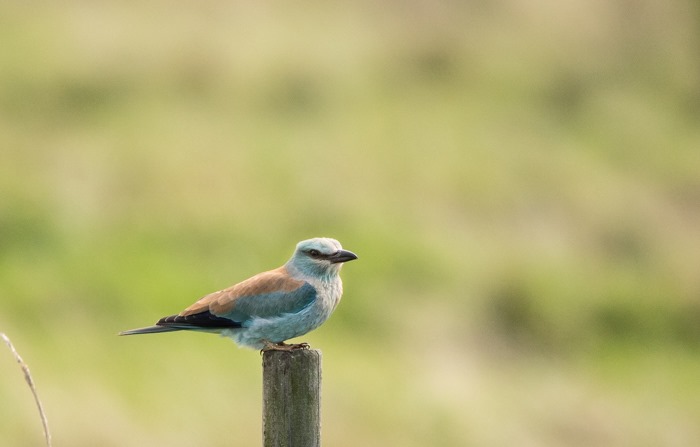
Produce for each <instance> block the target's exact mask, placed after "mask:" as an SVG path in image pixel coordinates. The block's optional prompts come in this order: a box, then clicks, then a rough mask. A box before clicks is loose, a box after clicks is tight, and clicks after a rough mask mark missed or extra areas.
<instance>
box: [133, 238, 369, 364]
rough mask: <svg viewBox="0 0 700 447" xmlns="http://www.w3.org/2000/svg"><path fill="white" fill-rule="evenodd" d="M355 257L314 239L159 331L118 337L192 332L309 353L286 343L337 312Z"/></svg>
mask: <svg viewBox="0 0 700 447" xmlns="http://www.w3.org/2000/svg"><path fill="white" fill-rule="evenodd" d="M353 259H357V256H356V255H355V254H354V253H353V252H351V251H347V250H343V247H341V245H340V242H338V241H337V240H335V239H330V238H324V237H321V238H314V239H308V240H305V241H301V242H299V243H298V244H297V246H296V249H295V250H294V254H293V255H292V257H291V259H290V260H289V261H287V263H286V264H284V265H283V266H281V267H279V268H276V269H274V270H270V271H267V272H263V273H259V274H257V275H255V276H253V277H251V278H248V279H246V280H245V281H242V282H239V283H238V284H236V285H233V286H231V287H229V288H227V289H224V290H219V291H218V292H214V293H210V294H209V295H206V296H205V297H203V298H201V299H200V300H199V301H197V302H195V303H194V304H192V305H191V306H190V307H188V308H187V309H185V310H183V311H182V312H180V313H179V314H177V315H171V316H169V317H163V318H161V319H160V320H159V321H158V322H157V323H156V324H155V326H150V327H145V328H140V329H132V330H129V331H124V332H121V333H120V335H133V334H152V333H156V332H170V331H181V330H192V331H202V332H213V333H218V334H221V335H223V336H225V337H229V338H231V339H233V341H235V342H236V343H237V344H238V345H240V346H245V347H249V348H254V349H261V350H263V351H267V350H283V351H289V350H293V349H300V348H307V347H308V345H307V344H306V343H300V344H286V343H284V342H285V341H286V340H289V339H290V338H294V337H299V336H301V335H304V334H306V333H307V332H309V331H312V330H314V329H316V328H317V327H319V326H320V325H321V324H323V322H325V321H326V320H327V319H328V317H330V315H331V314H332V313H333V311H334V310H335V308H336V306H337V305H338V303H339V302H340V297H341V295H342V294H343V283H342V281H341V280H340V275H339V273H340V268H341V266H342V265H343V263H344V262H348V261H352V260H353Z"/></svg>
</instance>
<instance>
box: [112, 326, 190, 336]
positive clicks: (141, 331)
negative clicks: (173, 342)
mask: <svg viewBox="0 0 700 447" xmlns="http://www.w3.org/2000/svg"><path fill="white" fill-rule="evenodd" d="M179 330H180V328H176V327H169V326H148V327H142V328H138V329H129V330H128V331H122V332H120V333H119V335H136V334H157V333H158V332H172V331H179Z"/></svg>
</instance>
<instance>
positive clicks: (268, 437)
mask: <svg viewBox="0 0 700 447" xmlns="http://www.w3.org/2000/svg"><path fill="white" fill-rule="evenodd" d="M320 396H321V351H318V350H315V349H297V350H294V351H267V352H265V353H264V354H263V446H264V447H320V446H321V397H320Z"/></svg>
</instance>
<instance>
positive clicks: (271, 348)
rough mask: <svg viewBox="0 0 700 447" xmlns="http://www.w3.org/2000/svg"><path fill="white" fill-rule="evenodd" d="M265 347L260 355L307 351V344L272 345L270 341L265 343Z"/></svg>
mask: <svg viewBox="0 0 700 447" xmlns="http://www.w3.org/2000/svg"><path fill="white" fill-rule="evenodd" d="M264 343H265V347H264V348H262V349H261V350H260V354H262V353H263V352H267V351H285V352H291V351H296V350H297V349H309V344H308V343H295V344H290V345H288V344H287V343H285V342H283V341H282V342H279V343H272V342H270V341H265V342H264Z"/></svg>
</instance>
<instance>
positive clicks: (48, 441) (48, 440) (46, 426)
mask: <svg viewBox="0 0 700 447" xmlns="http://www.w3.org/2000/svg"><path fill="white" fill-rule="evenodd" d="M0 337H2V339H3V340H4V341H5V344H6V345H7V347H8V348H10V351H12V355H14V356H15V360H17V363H19V366H20V367H21V368H22V372H24V380H25V381H26V382H27V385H29V389H30V390H32V394H33V395H34V401H35V402H36V406H37V408H38V409H39V416H41V425H43V426H44V437H45V438H46V445H47V447H51V434H50V433H49V422H48V420H47V419H46V414H44V408H43V407H42V406H41V401H40V400H39V395H38V394H37V392H36V388H35V387H34V381H33V380H32V374H31V373H30V372H29V367H28V366H27V364H26V363H24V360H22V357H20V355H19V353H18V352H17V350H16V349H15V347H14V346H13V345H12V342H11V341H10V339H9V338H7V335H5V334H4V333H2V332H0Z"/></svg>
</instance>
